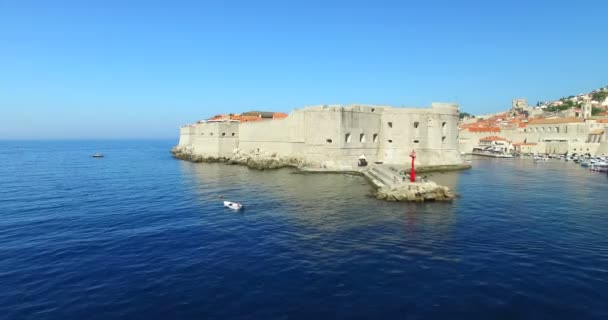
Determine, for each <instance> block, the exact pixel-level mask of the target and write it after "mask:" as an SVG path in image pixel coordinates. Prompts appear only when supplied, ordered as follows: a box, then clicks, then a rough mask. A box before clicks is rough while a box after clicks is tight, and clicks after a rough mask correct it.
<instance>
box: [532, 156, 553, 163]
mask: <svg viewBox="0 0 608 320" xmlns="http://www.w3.org/2000/svg"><path fill="white" fill-rule="evenodd" d="M532 159H533V160H534V162H541V161H549V157H542V156H534V157H533V158H532Z"/></svg>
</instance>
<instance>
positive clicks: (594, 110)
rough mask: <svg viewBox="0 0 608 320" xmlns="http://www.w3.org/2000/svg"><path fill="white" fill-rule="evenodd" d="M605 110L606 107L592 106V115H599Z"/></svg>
mask: <svg viewBox="0 0 608 320" xmlns="http://www.w3.org/2000/svg"><path fill="white" fill-rule="evenodd" d="M602 111H604V109H602V108H597V107H592V108H591V115H592V116H597V115H598V114H599V113H600V112H602Z"/></svg>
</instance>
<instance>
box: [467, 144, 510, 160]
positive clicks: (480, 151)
mask: <svg viewBox="0 0 608 320" xmlns="http://www.w3.org/2000/svg"><path fill="white" fill-rule="evenodd" d="M472 154H474V155H476V156H483V157H492V158H513V155H512V154H510V153H505V152H503V151H501V150H499V149H498V148H494V147H492V146H488V147H475V148H473V152H472Z"/></svg>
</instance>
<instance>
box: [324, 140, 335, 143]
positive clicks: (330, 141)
mask: <svg viewBox="0 0 608 320" xmlns="http://www.w3.org/2000/svg"><path fill="white" fill-rule="evenodd" d="M325 142H327V143H333V142H334V141H333V140H331V139H327V140H325Z"/></svg>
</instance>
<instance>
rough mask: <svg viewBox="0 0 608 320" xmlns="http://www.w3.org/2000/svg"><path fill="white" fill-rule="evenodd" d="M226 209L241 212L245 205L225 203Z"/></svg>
mask: <svg viewBox="0 0 608 320" xmlns="http://www.w3.org/2000/svg"><path fill="white" fill-rule="evenodd" d="M224 208H228V209H232V210H234V211H238V210H241V209H242V208H243V205H242V204H240V203H238V202H231V201H224Z"/></svg>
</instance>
